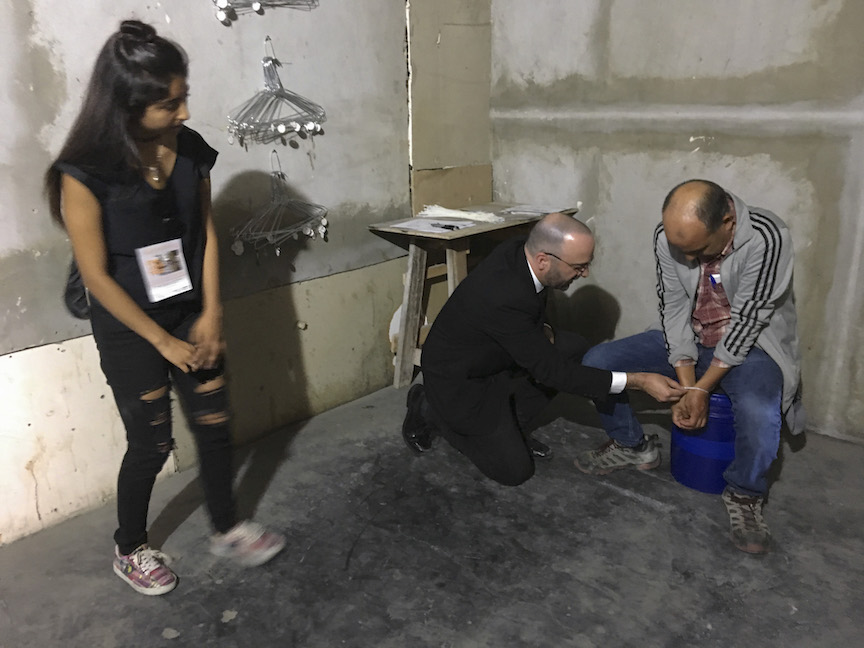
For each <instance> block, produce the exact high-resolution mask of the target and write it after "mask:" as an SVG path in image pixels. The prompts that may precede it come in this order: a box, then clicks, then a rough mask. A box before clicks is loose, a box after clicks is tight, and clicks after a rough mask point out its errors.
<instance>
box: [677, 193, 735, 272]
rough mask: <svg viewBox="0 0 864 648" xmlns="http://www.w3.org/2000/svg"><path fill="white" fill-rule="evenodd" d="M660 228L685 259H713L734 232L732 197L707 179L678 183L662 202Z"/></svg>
mask: <svg viewBox="0 0 864 648" xmlns="http://www.w3.org/2000/svg"><path fill="white" fill-rule="evenodd" d="M663 229H664V231H665V234H666V238H667V240H668V241H669V244H670V245H671V246H672V247H674V248H676V249H677V250H678V251H679V252H680V253H681V254H683V255H684V256H685V257H687V259H689V260H691V261H693V260H696V259H699V260H700V261H706V260H708V259H713V258H715V257H716V256H717V255H719V254H720V253H721V252H722V251H723V250H724V249H725V247H726V245H727V243H729V241H730V239H731V238H732V236H733V234H734V231H735V206H734V203H733V202H732V198H731V197H730V196H729V194H727V193H726V191H725V190H724V189H723V188H722V187H721V186H720V185H717V184H715V183H713V182H709V181H708V180H688V181H687V182H682V183H681V184H680V185H678V186H677V187H675V188H674V189H672V191H670V192H669V195H668V196H666V200H664V201H663Z"/></svg>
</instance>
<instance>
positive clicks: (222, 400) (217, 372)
mask: <svg viewBox="0 0 864 648" xmlns="http://www.w3.org/2000/svg"><path fill="white" fill-rule="evenodd" d="M148 314H150V316H151V317H152V318H153V319H154V320H155V321H156V322H158V323H159V325H160V326H162V327H163V328H164V329H165V330H167V331H168V332H169V333H171V334H172V335H174V336H175V337H177V338H180V339H183V340H185V339H188V336H189V329H190V327H191V326H192V324H193V323H194V322H195V320H196V319H197V318H198V316H199V315H200V311H199V307H198V306H197V305H195V304H190V305H177V306H168V307H165V308H163V309H160V310H157V311H153V312H149V313H148ZM91 322H92V325H93V337H94V338H95V339H96V345H97V347H98V349H99V356H100V360H101V366H102V371H103V372H104V374H105V377H106V378H107V380H108V384H109V385H110V387H111V390H112V391H113V392H114V400H115V402H116V403H117V409H118V410H119V411H120V417H121V418H122V419H123V424H124V426H125V427H126V439H127V443H128V445H127V449H126V454H125V456H124V457H123V462H122V464H121V465H120V474H119V476H118V478H117V519H118V528H117V531H116V532H115V534H114V541H115V542H116V543H117V546H118V548H119V550H120V552H121V553H124V554H126V553H129V552H131V551H134V550H135V549H136V548H137V547H139V546H140V545H142V544H144V543H145V542H147V513H148V509H149V506H150V496H151V494H152V491H153V484H154V483H155V480H156V475H157V474H158V473H159V471H160V470H161V469H162V467H163V466H164V465H165V461H166V460H167V459H168V456H169V453H170V452H171V449H172V448H173V447H174V439H173V437H172V432H171V429H172V428H171V402H170V396H169V389H168V388H170V387H171V386H172V384H173V387H174V390H175V391H176V393H177V394H178V395H179V397H180V399H181V402H182V404H183V405H184V408H185V411H186V413H187V415H188V417H189V426H190V428H191V430H192V433H193V435H194V437H195V442H196V446H197V448H198V458H199V463H200V478H201V483H202V486H203V489H204V496H205V499H206V502H207V508H208V511H209V513H210V518H211V520H212V523H213V526H214V527H215V529H216V531H218V532H220V533H224V532H225V531H228V530H229V529H230V528H231V527H232V526H234V524H235V523H236V520H235V507H234V497H233V488H232V477H233V472H232V452H233V448H232V443H231V431H230V427H229V419H230V417H229V416H228V398H227V393H226V389H225V387H224V386H222V387H219V388H216V389H210V388H207V389H203V388H202V387H203V386H204V385H206V383H208V382H210V381H212V380H214V379H216V378H219V377H220V376H222V375H223V368H222V367H219V368H217V369H211V370H205V371H198V372H193V373H188V374H185V373H183V372H182V371H180V370H179V369H178V368H177V367H175V366H174V365H172V364H171V363H170V362H168V361H167V360H166V359H165V358H163V357H162V355H160V353H159V352H158V351H157V350H156V349H155V348H154V347H153V346H152V345H151V344H150V343H149V342H147V341H146V340H144V338H142V337H141V336H139V335H138V334H137V333H135V332H134V331H132V330H130V329H129V328H127V327H126V326H124V325H123V324H122V323H120V322H119V321H117V319H115V318H114V316H113V315H111V314H110V313H108V311H106V310H105V308H104V307H102V306H101V305H100V304H99V303H98V302H96V301H94V302H93V305H92V311H91ZM162 388H165V389H162ZM160 390H161V391H164V394H162V395H160V396H158V397H156V398H153V394H154V393H159V392H160ZM208 415H211V416H210V417H208ZM199 419H200V420H199ZM214 421H215V422H214Z"/></svg>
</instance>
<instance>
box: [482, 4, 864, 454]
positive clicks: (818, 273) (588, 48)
mask: <svg viewBox="0 0 864 648" xmlns="http://www.w3.org/2000/svg"><path fill="white" fill-rule="evenodd" d="M492 22H493V33H492V48H493V55H492V78H493V81H492V90H491V106H492V108H491V114H492V128H493V189H494V194H495V198H496V199H498V200H504V201H521V202H532V201H537V202H542V203H544V204H546V203H548V202H549V201H554V202H561V203H563V204H571V203H573V202H574V201H576V200H581V201H582V202H583V208H582V214H581V217H582V218H583V219H585V220H587V221H588V222H589V223H590V224H591V225H592V226H593V227H594V229H595V231H596V232H597V236H598V244H599V249H598V252H597V262H596V265H595V266H594V267H592V273H591V278H590V280H589V282H588V284H587V286H586V284H584V283H582V284H581V285H580V283H581V282H580V283H577V284H576V285H574V287H573V288H571V292H570V295H569V299H573V300H574V301H578V293H579V291H580V289H583V290H585V289H589V288H590V290H596V289H597V288H599V289H601V290H602V291H603V292H604V294H606V296H607V297H608V298H610V299H611V300H613V301H615V302H617V306H618V311H620V317H619V319H617V321H616V322H613V325H617V326H615V327H614V329H613V330H614V335H615V336H616V337H622V336H625V335H630V334H633V333H636V332H639V331H641V330H643V329H644V328H645V327H646V326H647V325H648V324H650V323H651V321H652V320H654V319H655V318H656V309H657V303H656V301H657V300H656V294H655V289H654V264H653V258H652V253H651V232H652V230H653V228H654V226H655V225H656V223H657V222H658V221H659V219H660V205H661V203H662V200H663V197H664V196H665V194H666V193H667V191H668V190H669V189H670V188H671V187H672V186H674V185H675V184H677V183H678V182H680V181H682V180H685V179H687V178H691V177H705V178H709V179H712V180H715V181H717V182H719V183H720V184H721V185H723V186H725V187H726V188H727V189H728V190H730V191H732V192H734V193H736V194H738V195H739V196H741V197H742V198H743V199H744V200H745V201H747V202H749V203H750V204H752V205H755V206H763V207H766V208H768V209H771V210H773V211H775V212H776V213H777V214H779V215H780V216H781V217H782V218H783V219H784V220H786V222H787V223H788V224H789V226H790V228H791V230H792V235H793V240H794V244H795V250H796V255H797V257H796V273H795V291H796V296H797V301H798V311H799V326H800V330H799V333H800V336H801V345H802V348H801V351H802V355H803V374H804V395H805V405H806V407H807V410H808V420H809V427H810V428H811V429H813V430H816V431H818V432H821V433H825V434H829V435H833V436H838V437H844V438H853V439H856V440H859V441H860V440H864V432H862V430H861V428H860V424H859V422H860V420H861V417H862V415H864V396H862V394H864V368H862V363H861V360H860V358H861V354H860V352H859V351H858V349H860V348H861V345H862V343H864V329H862V327H861V324H860V322H861V320H862V316H864V291H862V290H860V288H859V287H858V281H859V279H860V277H861V276H862V267H861V266H862V250H864V213H862V212H864V185H862V182H861V180H860V169H861V164H862V161H864V159H862V158H864V111H862V106H864V104H862V98H864V97H862V93H864V77H862V76H861V73H860V71H861V69H862V67H864V43H862V40H861V38H860V34H861V32H862V29H864V5H862V4H861V3H859V2H855V1H854V0H822V1H818V0H770V1H766V2H761V3H755V2H748V1H745V0H739V1H737V2H726V3H713V4H712V3H693V2H689V1H687V0H670V1H668V2H663V3H656V2H641V1H640V0H608V1H607V0H579V1H577V2H572V3H567V4H565V5H556V6H555V7H554V9H553V8H551V7H550V8H548V9H547V8H545V7H544V6H543V5H539V4H536V3H535V4H532V5H530V6H529V5H528V4H526V3H516V2H509V1H507V0H496V1H494V2H493V5H492ZM565 303H566V298H565ZM562 310H563V309H562ZM613 310H614V309H613ZM618 311H615V312H618Z"/></svg>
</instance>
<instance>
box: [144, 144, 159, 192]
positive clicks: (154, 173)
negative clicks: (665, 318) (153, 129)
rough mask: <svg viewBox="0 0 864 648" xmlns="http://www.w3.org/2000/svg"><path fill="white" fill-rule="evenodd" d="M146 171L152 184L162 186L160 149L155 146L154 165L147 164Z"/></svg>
mask: <svg viewBox="0 0 864 648" xmlns="http://www.w3.org/2000/svg"><path fill="white" fill-rule="evenodd" d="M147 171H148V173H149V174H150V181H151V182H152V183H153V184H157V185H158V184H162V147H161V146H160V145H158V144H157V145H156V164H148V165H147Z"/></svg>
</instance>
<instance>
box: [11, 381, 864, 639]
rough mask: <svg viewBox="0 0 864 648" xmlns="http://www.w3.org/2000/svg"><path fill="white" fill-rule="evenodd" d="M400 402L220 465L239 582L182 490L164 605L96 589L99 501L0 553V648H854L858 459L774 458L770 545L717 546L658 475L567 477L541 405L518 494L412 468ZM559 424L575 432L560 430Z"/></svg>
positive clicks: (310, 424)
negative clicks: (243, 546)
mask: <svg viewBox="0 0 864 648" xmlns="http://www.w3.org/2000/svg"><path fill="white" fill-rule="evenodd" d="M404 396H405V391H404V390H402V391H395V390H393V389H389V388H388V389H384V390H382V391H379V392H377V393H374V394H372V395H370V396H368V397H366V398H363V399H360V400H358V401H356V402H354V403H351V404H348V405H345V406H342V407H339V408H337V409H335V410H332V411H330V412H327V413H325V414H322V415H320V416H318V417H316V418H314V419H312V420H310V421H306V422H304V423H302V424H298V425H297V426H294V427H292V428H291V429H289V430H286V431H282V432H279V433H276V434H273V435H271V436H270V437H268V438H267V439H266V440H264V441H263V442H261V443H259V444H258V445H256V446H254V447H252V448H247V449H244V450H243V451H242V452H241V457H239V458H240V459H241V460H242V466H241V469H240V474H239V476H238V493H239V498H240V503H241V506H242V508H243V510H244V511H246V512H253V513H254V516H255V518H256V519H258V520H259V521H262V522H264V523H266V524H269V525H272V526H274V527H277V528H280V529H283V530H284V531H285V533H286V534H287V536H288V546H287V549H286V551H285V552H284V553H283V554H282V555H281V556H279V557H278V558H277V559H276V560H274V561H273V562H272V563H271V564H270V565H268V566H265V567H263V568H257V569H251V570H244V569H241V568H238V567H234V566H232V565H229V564H225V563H224V562H221V561H219V560H218V559H216V558H214V557H212V556H210V555H209V554H208V553H207V552H206V547H207V545H206V542H205V541H206V536H207V533H208V526H207V520H206V517H205V515H204V513H203V511H202V506H201V494H200V491H199V489H198V486H197V482H196V481H195V479H194V477H195V474H194V471H190V472H187V473H183V474H181V475H178V476H175V477H172V478H170V479H168V480H166V481H164V482H161V483H160V484H159V485H157V492H156V494H155V495H154V500H153V506H152V507H151V512H152V517H153V525H152V540H153V544H155V545H157V546H158V545H159V544H161V545H162V546H163V549H164V550H165V551H166V552H168V553H169V554H171V555H173V556H174V558H175V563H174V568H175V570H176V571H177V573H178V574H179V575H180V584H179V586H178V588H177V589H176V590H175V591H174V592H172V593H170V594H168V595H166V596H162V597H144V596H141V595H139V594H136V593H135V592H134V591H133V590H132V589H131V588H129V587H128V586H126V585H125V584H123V583H122V582H121V581H120V580H119V579H118V578H116V577H115V576H114V575H113V573H112V571H111V550H112V544H111V532H112V530H113V528H114V508H113V504H110V505H107V506H105V507H103V508H101V509H99V510H96V511H92V512H90V513H87V514H85V515H82V516H80V517H78V518H75V519H73V520H70V521H68V522H66V523H63V524H60V525H58V526H56V527H53V528H51V529H48V530H46V531H43V532H41V533H38V534H36V535H34V536H31V537H29V538H25V539H23V540H20V541H18V542H15V543H13V544H11V545H9V546H7V547H3V548H0V646H2V647H3V648H19V647H23V646H39V647H40V648H45V647H50V646H82V647H83V646H86V647H88V648H89V647H94V646H124V647H125V646H136V647H137V646H238V647H247V646H322V647H333V646H358V647H364V648H365V647H373V646H374V647H393V648H403V647H412V648H413V647H420V646H438V647H444V646H450V647H457V646H459V647H473V646H489V647H496V648H497V647H510V646H531V647H535V646H550V647H560V646H578V647H582V646H611V647H619V646H640V647H642V646H681V647H685V646H686V647H690V646H723V647H738V646H740V647H749V646H783V647H798V646H800V647H802V648H803V647H807V648H812V647H814V646H817V647H823V646H853V645H856V646H857V645H862V643H861V642H862V640H864V623H862V621H861V619H862V613H861V610H862V608H864V586H862V584H864V540H862V535H864V503H862V497H861V493H862V492H864V471H862V470H861V466H862V464H864V447H862V446H860V445H854V444H850V443H845V442H842V441H837V440H834V439H830V438H826V437H820V436H817V435H810V436H809V437H808V438H807V439H806V443H805V444H803V447H800V448H798V447H796V448H795V449H794V450H793V448H791V447H790V446H789V444H788V443H784V447H783V457H782V467H781V470H780V471H779V480H778V481H777V482H776V484H775V485H774V488H773V490H772V497H771V501H770V503H769V505H768V506H767V507H766V518H767V520H768V522H769V524H770V525H771V528H772V531H773V532H774V535H775V538H776V540H777V543H778V547H777V549H776V551H775V552H773V553H772V554H770V555H768V556H764V557H753V556H747V555H744V554H741V553H740V552H738V551H736V550H735V549H734V548H733V547H732V546H731V544H730V543H729V542H728V540H727V539H726V531H727V520H726V516H725V512H724V510H723V506H722V504H721V502H720V500H719V497H717V496H712V495H706V494H703V493H699V492H696V491H692V490H689V489H687V488H685V487H683V486H681V485H679V484H677V483H676V482H675V481H674V480H673V479H672V478H671V477H670V474H669V468H668V452H666V450H667V449H668V434H666V433H665V431H664V430H663V427H661V426H660V425H657V423H663V422H664V421H663V418H662V416H660V417H658V416H657V415H649V416H647V418H648V419H652V418H653V420H654V421H655V423H654V424H650V427H651V428H652V431H658V432H659V433H660V435H661V440H662V441H663V446H664V463H663V465H662V466H661V467H660V468H659V469H657V470H655V471H652V472H650V473H636V472H625V473H617V474H613V475H610V476H607V477H603V478H594V477H589V476H587V475H583V474H582V473H580V472H578V471H577V470H575V468H573V465H572V460H573V458H574V456H575V455H576V453H577V451H579V450H581V449H583V448H586V447H590V446H593V445H595V444H597V443H598V442H600V441H601V440H602V439H603V435H602V432H601V431H600V430H599V429H598V428H597V427H591V426H592V425H596V420H595V419H594V418H593V413H592V412H591V411H590V410H588V409H586V408H585V406H584V404H582V403H581V402H580V401H578V399H563V398H559V400H558V401H556V404H555V411H554V412H552V413H551V414H549V415H548V416H547V419H546V421H547V422H545V424H544V425H543V426H542V427H541V429H540V430H539V432H538V438H541V439H544V440H546V441H547V442H548V443H550V444H551V445H552V446H553V447H554V449H555V452H556V456H555V458H554V459H553V460H552V461H549V462H543V463H540V464H538V466H537V474H536V475H535V477H534V478H533V479H532V480H531V481H529V482H528V483H527V484H525V485H523V486H521V487H518V488H506V487H502V486H497V485H495V484H493V483H491V482H489V481H488V480H485V479H483V478H482V477H481V476H480V475H479V473H478V472H477V471H476V470H475V469H474V468H473V467H472V466H470V465H469V464H468V462H467V461H466V460H465V459H463V458H462V457H461V456H460V455H458V454H457V453H456V452H455V451H453V450H452V449H451V448H449V446H447V445H446V444H439V445H437V446H436V448H435V450H434V452H432V453H430V454H429V455H426V456H422V457H414V456H413V455H411V454H410V453H409V452H408V450H407V449H406V448H405V447H404V445H403V444H402V440H401V437H400V435H399V427H400V423H401V419H402V415H403V412H404ZM577 421H578V422H577Z"/></svg>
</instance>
